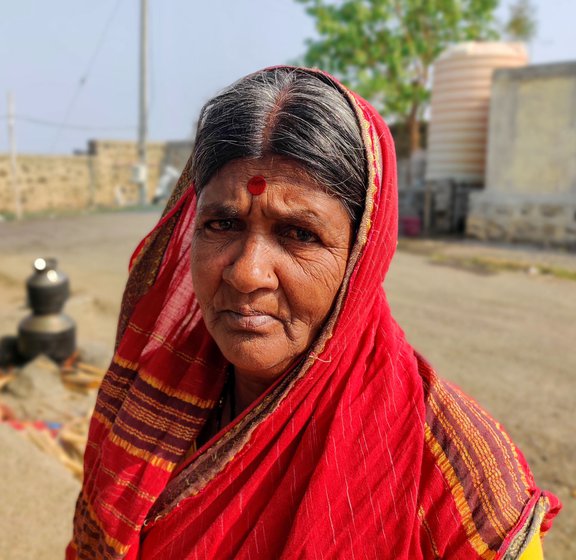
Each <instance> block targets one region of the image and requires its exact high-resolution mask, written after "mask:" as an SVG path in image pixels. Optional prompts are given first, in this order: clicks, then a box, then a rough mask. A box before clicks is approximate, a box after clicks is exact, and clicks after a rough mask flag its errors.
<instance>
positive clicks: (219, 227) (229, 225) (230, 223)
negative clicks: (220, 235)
mask: <svg viewBox="0 0 576 560" xmlns="http://www.w3.org/2000/svg"><path fill="white" fill-rule="evenodd" d="M206 228H207V229H208V230H210V231H233V230H234V229H236V223H235V221H234V220H210V221H209V222H206Z"/></svg>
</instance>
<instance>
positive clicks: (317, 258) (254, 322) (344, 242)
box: [192, 156, 352, 409]
mask: <svg viewBox="0 0 576 560" xmlns="http://www.w3.org/2000/svg"><path fill="white" fill-rule="evenodd" d="M257 175H262V176H263V177H265V178H266V182H267V188H266V190H265V191H264V193H262V194H261V195H257V196H253V195H251V194H250V193H249V192H248V189H247V183H248V181H249V179H250V178H252V177H254V176H257ZM351 236H352V224H351V220H350V218H349V216H348V214H347V212H346V210H345V208H344V206H343V205H342V204H341V202H339V201H338V200H336V199H335V198H333V197H331V196H330V195H328V194H326V193H325V192H323V190H321V189H320V188H319V187H318V186H317V185H316V184H315V183H314V181H312V180H311V178H310V177H309V176H307V174H306V173H305V172H304V171H303V170H302V168H301V167H299V166H298V165H297V164H296V163H294V162H292V161H290V160H287V159H284V158H278V157H272V156H268V157H266V158H262V159H259V160H235V161H232V162H230V163H228V164H227V165H226V166H225V167H223V168H222V169H221V170H220V171H219V172H218V173H217V174H216V175H215V176H214V177H213V178H212V179H211V180H210V181H209V182H208V183H207V184H206V185H205V187H204V189H203V190H202V192H201V193H200V196H199V198H198V205H197V215H196V220H195V223H194V239H193V245H192V279H193V283H194V289H195V292H196V296H197V298H198V301H199V304H200V307H201V310H202V314H203V317H204V321H205V323H206V326H207V328H208V331H209V332H210V334H211V335H212V337H213V338H214V340H215V341H216V343H217V344H218V347H219V348H220V350H221V351H222V353H223V354H224V356H225V357H226V358H227V359H228V360H229V361H230V362H231V363H232V364H233V365H234V367H235V375H236V385H237V387H236V392H237V398H238V399H240V402H239V408H240V409H242V408H244V407H245V406H247V405H248V404H249V403H250V402H251V401H252V400H254V399H255V398H256V397H257V396H258V395H259V394H260V393H262V392H263V391H264V390H265V389H266V387H268V386H269V385H270V384H271V383H272V382H273V381H274V380H275V379H276V378H277V377H278V376H279V375H280V374H281V373H283V372H284V371H286V370H287V369H288V368H289V367H290V366H291V365H292V364H293V363H294V362H295V361H296V360H297V359H298V357H299V356H300V355H301V354H302V353H303V352H305V350H306V349H307V348H308V347H309V346H310V344H311V343H312V341H313V340H314V339H315V337H316V335H317V334H318V331H319V330H320V328H321V327H322V325H323V323H324V321H325V319H326V317H327V315H328V313H329V312H330V309H331V307H332V304H333V302H334V299H335V296H336V294H337V292H338V289H339V288H340V285H341V283H342V279H343V276H344V271H345V267H346V261H347V259H348V253H349V248H350V243H351Z"/></svg>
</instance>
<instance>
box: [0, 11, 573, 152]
mask: <svg viewBox="0 0 576 560" xmlns="http://www.w3.org/2000/svg"><path fill="white" fill-rule="evenodd" d="M532 2H533V4H534V5H535V6H536V11H537V13H536V15H537V19H538V23H539V28H538V35H537V37H536V38H535V40H534V41H533V43H532V44H531V45H530V53H531V61H532V63H547V62H559V61H566V60H575V61H576V38H575V35H574V31H573V28H574V25H573V24H574V22H575V21H576V0H532ZM509 3H510V0H502V1H501V7H500V8H499V10H498V16H499V17H500V18H501V19H505V18H506V16H507V14H508V9H509ZM139 6H140V2H139V0H98V1H96V2H95V1H93V0H92V1H90V0H51V1H50V2H46V1H43V0H18V1H17V2H15V1H10V0H3V1H1V2H0V37H2V39H1V41H0V153H5V152H6V151H7V150H8V131H7V119H6V114H7V111H8V109H7V96H8V92H11V94H12V98H13V101H14V107H15V114H16V116H17V121H16V126H15V138H16V147H17V151H18V152H19V153H71V152H72V151H73V150H85V149H86V143H87V141H88V140H89V139H90V138H98V139H136V135H137V122H138V34H139ZM149 27H150V29H149V83H148V85H149V97H150V105H149V107H150V111H149V139H150V140H151V141H154V140H157V141H162V140H181V139H187V138H190V137H191V136H192V133H193V130H194V126H195V123H196V119H197V117H198V113H199V111H200V108H201V107H202V105H203V104H204V103H205V102H206V101H207V100H208V99H210V97H212V96H213V95H214V94H216V93H217V92H218V91H219V90H221V89H222V88H224V87H225V86H227V85H228V84H230V83H232V82H233V81H235V80H237V79H238V78H240V77H242V76H244V75H245V74H247V73H249V72H252V71H255V70H258V69H260V68H263V67H266V66H271V65H275V64H282V63H290V62H294V61H295V60H296V59H298V57H299V56H301V55H302V54H303V53H304V51H305V41H306V39H307V38H313V37H314V35H315V31H314V22H313V20H312V19H311V18H310V17H309V16H308V15H307V14H306V13H305V10H304V7H303V6H302V5H301V4H298V3H296V2H295V1H294V0H209V1H206V0H202V1H199V0H164V1H163V2H161V1H160V0H149ZM32 121H34V122H32ZM63 124H65V125H66V126H62V125H63ZM70 127H76V128H70Z"/></svg>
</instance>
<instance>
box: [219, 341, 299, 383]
mask: <svg viewBox="0 0 576 560" xmlns="http://www.w3.org/2000/svg"><path fill="white" fill-rule="evenodd" d="M263 343H264V344H263ZM218 346H219V347H220V350H221V351H222V353H223V354H224V357H225V358H226V359H227V360H228V361H229V362H230V363H231V364H232V365H233V366H234V369H235V370H236V373H237V374H244V375H248V376H249V377H252V378H254V379H260V380H263V381H264V380H266V381H269V383H273V382H274V381H275V380H276V379H277V378H278V377H279V376H280V375H282V373H284V372H285V371H286V370H287V369H288V368H289V367H290V365H291V364H292V363H293V362H294V359H295V358H296V356H294V355H292V354H291V353H287V352H281V351H275V350H274V348H273V344H270V343H269V342H266V341H264V340H254V339H253V338H250V337H246V338H245V339H244V340H234V341H231V340H230V341H228V342H227V343H224V344H218Z"/></svg>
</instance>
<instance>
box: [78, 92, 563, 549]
mask: <svg viewBox="0 0 576 560" xmlns="http://www.w3.org/2000/svg"><path fill="white" fill-rule="evenodd" d="M336 87H338V89H339V91H340V92H341V94H342V95H343V96H344V97H345V98H346V99H347V100H348V102H349V103H350V104H351V106H352V107H353V109H354V111H355V112H356V114H357V117H358V121H359V123H360V126H361V129H362V133H363V138H364V143H365V147H366V153H367V155H368V162H369V176H370V178H369V185H368V188H367V196H366V206H365V212H364V215H363V218H362V221H361V224H360V226H359V229H358V234H357V239H356V242H355V244H354V247H353V248H352V251H351V254H350V258H349V262H348V268H347V272H346V275H345V278H344V281H343V285H342V288H341V290H340V292H339V294H338V296H337V298H336V301H335V303H334V309H333V311H332V313H331V315H330V317H329V318H328V320H327V323H326V325H325V327H324V329H323V330H322V332H321V334H320V335H319V337H318V339H317V340H316V341H315V343H314V344H313V345H312V347H311V348H310V349H309V351H308V353H307V354H306V355H305V356H303V357H302V361H301V363H300V364H299V365H298V366H297V367H296V368H294V369H293V370H291V371H289V372H287V373H286V374H285V375H284V376H283V377H281V378H280V379H278V380H277V381H276V383H275V384H274V385H273V386H272V387H270V388H269V390H268V391H267V392H266V393H265V394H263V395H262V396H261V397H260V398H259V399H258V400H257V401H256V402H254V403H253V404H252V405H251V407H249V408H248V409H247V410H245V411H244V412H243V413H242V414H241V415H240V416H239V417H238V418H237V419H236V420H235V421H234V422H232V423H231V424H230V425H228V426H226V427H225V428H224V429H223V430H222V431H221V432H220V433H219V434H218V435H217V436H216V437H214V438H213V439H212V440H211V441H209V442H208V443H207V444H206V445H204V446H203V447H202V448H200V449H199V450H198V451H197V452H196V453H194V454H193V455H191V456H188V455H189V453H188V452H189V450H190V448H191V447H192V446H193V445H194V442H195V440H196V438H197V436H198V434H199V433H200V431H201V429H202V427H203V426H204V424H205V422H206V420H207V418H209V416H210V414H211V413H212V411H213V410H214V408H215V407H216V405H217V402H218V399H219V397H220V394H221V392H222V390H223V386H224V383H225V378H226V368H227V366H228V364H227V363H226V361H225V360H224V358H223V357H222V355H221V354H220V352H219V350H218V348H217V347H216V345H215V343H214V341H213V340H212V339H211V337H210V336H209V335H208V333H207V331H206V329H205V326H204V324H203V321H202V317H201V315H200V311H199V309H198V305H197V302H196V300H195V297H194V292H193V287H192V284H191V278H190V273H189V251H190V242H191V234H192V227H191V224H192V222H193V219H194V213H195V194H194V189H193V187H192V186H191V184H190V180H189V170H188V169H187V170H185V172H184V173H183V175H182V178H181V180H180V182H179V186H178V187H177V189H176V192H175V195H174V196H173V198H172V200H171V202H170V203H169V210H168V211H167V213H166V215H165V216H164V217H163V219H162V220H161V221H160V223H159V224H158V226H157V227H156V228H155V229H154V230H153V231H152V233H151V234H150V235H149V236H148V237H147V238H146V239H145V240H144V241H143V243H142V244H141V245H140V247H139V248H138V249H137V250H136V252H135V255H134V257H133V260H132V263H131V273H130V278H129V281H128V286H127V289H126V292H125V296H124V300H123V306H122V312H121V317H120V324H119V335H118V345H117V350H116V353H115V356H114V359H113V362H112V364H111V366H110V369H109V371H108V373H107V375H106V377H105V378H104V381H103V383H102V387H101V389H100V392H99V396H98V401H97V405H96V409H95V412H94V416H93V419H92V422H91V426H90V434H89V442H88V446H87V449H86V454H85V479H84V485H83V488H82V492H81V494H80V497H79V499H78V504H77V509H76V516H75V520H74V537H73V540H72V542H71V544H70V546H69V547H68V551H67V558H69V559H74V558H82V559H83V558H95V557H97V558H138V557H142V558H146V559H154V558H158V559H163V560H166V559H168V558H174V559H182V558H199V559H200V558H203V559H205V558H253V559H266V558H270V559H272V558H273V559H276V558H311V559H312V558H336V557H338V558H363V559H364V558H383V557H384V558H394V559H411V560H412V559H419V558H440V557H447V558H455V559H469V558H483V559H497V558H505V555H506V553H508V556H506V557H507V558H515V557H516V556H515V554H516V553H517V552H518V551H519V550H521V549H522V546H524V543H525V542H527V540H528V539H529V538H530V537H531V536H532V535H533V534H534V533H535V532H538V531H540V532H541V533H544V532H545V531H546V530H547V529H548V528H549V525H550V521H551V519H552V517H553V516H554V515H555V513H556V512H557V511H558V509H559V503H558V501H557V499H556V498H555V497H554V496H552V495H550V494H547V493H545V492H543V491H541V490H539V489H538V488H537V487H536V486H535V484H534V481H533V479H532V476H531V474H530V471H529V469H528V467H527V465H526V463H525V461H524V459H523V457H522V455H521V454H520V452H519V451H518V450H517V449H516V447H515V446H514V444H513V443H512V442H511V441H510V439H509V437H508V436H507V434H506V433H505V432H504V431H503V429H502V428H501V426H500V425H499V424H498V423H496V422H495V421H494V420H492V419H491V418H490V417H489V416H488V415H487V414H486V413H485V412H484V411H483V410H482V409H480V408H479V407H478V405H477V404H476V403H475V402H474V401H472V400H471V399H469V398H468V397H466V396H465V395H463V394H462V393H461V392H460V391H459V390H457V389H456V388H454V387H452V386H451V385H449V384H448V383H446V382H444V381H442V380H440V379H439V378H438V377H437V376H436V374H435V373H434V371H433V370H432V369H431V368H430V367H429V365H428V364H427V363H426V362H425V360H424V359H422V358H421V357H420V356H419V355H418V354H416V353H415V352H414V350H413V349H412V347H411V346H410V345H409V344H408V343H407V341H406V339H405V337H404V334H403V332H402V330H401V329H400V328H399V327H398V325H397V324H396V322H395V321H394V319H393V318H392V316H391V313H390V309H389V306H388V303H387V301H386V296H385V293H384V290H383V288H382V283H383V281H384V277H385V274H386V271H387V270H388V267H389V264H390V260H391V258H392V255H393V253H394V250H395V248H396V240H397V186H396V169H395V152H394V146H393V142H392V139H391V137H390V133H389V131H388V129H387V127H386V125H385V124H384V122H383V121H382V119H381V117H380V116H379V115H378V113H377V112H376V111H375V110H374V109H373V108H372V107H371V106H370V105H369V104H368V103H366V102H365V101H364V100H362V99H361V98H359V97H358V96H357V95H355V94H354V93H352V92H349V91H348V90H346V89H345V88H344V87H342V86H340V85H337V86H336Z"/></svg>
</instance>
